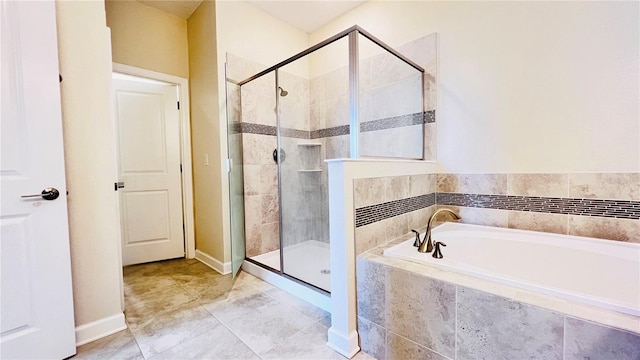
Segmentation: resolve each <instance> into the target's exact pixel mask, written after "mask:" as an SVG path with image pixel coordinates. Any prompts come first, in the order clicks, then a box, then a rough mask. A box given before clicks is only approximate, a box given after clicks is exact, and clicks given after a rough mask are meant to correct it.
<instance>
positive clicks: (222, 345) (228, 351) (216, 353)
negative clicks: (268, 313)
mask: <svg viewBox="0 0 640 360" xmlns="http://www.w3.org/2000/svg"><path fill="white" fill-rule="evenodd" d="M150 359H153V360H161V359H166V360H175V359H194V360H196V359H212V360H213V359H220V360H228V359H238V360H259V359H260V357H259V356H258V355H256V353H254V352H253V351H251V349H250V348H249V347H248V346H247V345H245V344H244V343H243V342H242V341H240V339H238V338H237V337H236V336H235V335H233V333H232V332H231V331H229V330H228V329H227V328H225V327H224V326H222V325H220V324H218V325H216V326H214V327H213V328H211V329H209V330H207V331H206V332H204V333H202V334H200V335H198V336H195V337H193V338H191V339H189V340H187V341H185V342H183V343H181V344H179V345H177V346H175V347H172V348H170V349H169V350H166V351H163V352H161V353H160V354H157V355H156V356H153V357H151V358H150Z"/></svg>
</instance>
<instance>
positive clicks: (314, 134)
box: [309, 125, 351, 139]
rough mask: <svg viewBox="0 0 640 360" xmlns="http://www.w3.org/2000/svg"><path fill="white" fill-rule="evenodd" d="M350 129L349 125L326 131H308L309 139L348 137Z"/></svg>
mask: <svg viewBox="0 0 640 360" xmlns="http://www.w3.org/2000/svg"><path fill="white" fill-rule="evenodd" d="M350 129H351V127H350V126H349V125H342V126H336V127H331V128H326V129H320V130H313V131H310V134H309V138H310V139H321V138H328V137H332V136H341V135H349V133H350V132H351V130H350Z"/></svg>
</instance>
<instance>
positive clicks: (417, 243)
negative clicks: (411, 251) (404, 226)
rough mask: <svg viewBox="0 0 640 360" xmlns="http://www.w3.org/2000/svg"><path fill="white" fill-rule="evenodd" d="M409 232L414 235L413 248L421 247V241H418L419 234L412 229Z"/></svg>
mask: <svg viewBox="0 0 640 360" xmlns="http://www.w3.org/2000/svg"><path fill="white" fill-rule="evenodd" d="M411 231H412V232H413V233H415V234H416V240H415V241H414V242H413V246H414V247H420V245H422V241H420V233H419V232H417V231H416V230H413V229H411Z"/></svg>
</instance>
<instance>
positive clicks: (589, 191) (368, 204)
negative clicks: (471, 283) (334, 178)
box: [354, 173, 640, 250]
mask: <svg viewBox="0 0 640 360" xmlns="http://www.w3.org/2000/svg"><path fill="white" fill-rule="evenodd" d="M429 176H432V177H435V178H436V179H437V180H436V182H437V184H436V185H435V186H434V185H433V184H431V183H430V182H427V185H428V186H429V187H430V188H431V189H433V190H432V192H433V194H432V195H433V197H434V201H435V204H437V206H445V207H448V208H453V209H455V210H456V211H458V213H459V214H460V216H461V217H462V220H461V221H462V222H465V223H470V224H478V225H490V226H497V227H509V228H514V229H524V230H534V231H544V232H552V233H559V234H569V235H578V236H588V237H594V238H601V239H608V240H619V241H629V242H640V221H638V220H639V219H640V174H639V173H618V174H611V173H607V174H593V173H592V174H589V173H585V174H472V175H468V174H462V175H458V174H438V175H429ZM408 179H409V177H406V176H404V177H402V176H401V177H391V178H376V179H358V180H356V182H355V184H354V187H355V188H354V193H355V198H354V201H355V204H356V205H355V207H356V247H361V249H363V250H367V249H369V248H370V247H369V246H368V245H366V244H376V243H379V242H380V241H383V240H382V239H377V240H372V239H371V238H369V236H367V234H370V233H371V234H373V233H375V231H373V230H372V229H374V228H377V229H378V231H380V230H381V229H382V228H383V226H384V228H385V229H387V228H388V230H386V231H385V233H386V232H391V234H392V235H393V236H396V237H398V236H402V235H406V234H407V233H409V230H410V229H418V228H421V227H424V226H426V223H427V220H428V218H429V214H430V213H431V212H432V211H429V212H427V213H425V214H424V216H422V217H421V218H420V219H419V220H418V221H415V222H413V223H409V222H408V220H407V219H410V218H411V219H412V217H411V216H412V215H411V214H412V213H415V212H416V211H418V210H411V209H409V208H408V206H410V205H411V204H412V203H415V201H417V200H416V198H415V195H412V196H404V197H403V198H402V199H394V200H396V201H395V202H390V200H389V199H381V198H377V199H375V200H373V201H364V200H363V199H364V198H366V197H367V196H370V195H366V193H376V192H384V191H385V190H384V189H385V186H386V184H389V183H395V184H397V186H398V188H397V189H396V190H395V191H396V192H404V193H405V194H407V191H408V189H410V187H407V186H408V185H405V184H407V183H408V182H409V180H408ZM371 184H376V185H375V186H372V185H371ZM365 189H366V190H365ZM403 189H404V190H403ZM430 206H432V205H431V204H425V206H424V208H423V211H424V209H427V208H428V207H430ZM409 210H410V211H409ZM390 224H399V225H393V226H392V225H390ZM405 224H407V226H405ZM394 228H397V230H391V229H394ZM403 231H404V233H403ZM393 238H394V237H387V238H386V240H390V239H393Z"/></svg>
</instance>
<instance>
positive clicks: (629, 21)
mask: <svg viewBox="0 0 640 360" xmlns="http://www.w3.org/2000/svg"><path fill="white" fill-rule="evenodd" d="M639 6H640V4H639V3H638V2H535V1H534V2H481V1H478V2H455V1H440V2H438V1H434V2H432V1H420V2H417V1H416V2H404V1H369V2H366V3H364V4H363V5H361V6H360V7H358V8H356V9H354V10H353V11H351V12H349V13H347V14H346V15H344V16H342V17H340V18H338V19H336V20H335V21H333V22H332V23H330V24H328V25H327V26H325V27H323V28H322V29H320V30H318V31H316V32H314V33H312V34H311V36H310V39H311V41H310V42H311V43H317V42H319V41H321V40H323V39H325V38H326V37H328V36H331V35H333V34H334V33H336V32H338V31H340V30H343V29H345V28H347V27H349V26H352V25H354V24H358V25H360V26H362V27H363V28H365V29H366V30H368V31H370V32H371V33H373V35H375V36H377V37H379V38H381V39H382V40H383V41H385V42H387V43H388V44H389V45H391V46H398V45H399V44H403V43H406V42H408V41H410V40H413V39H416V38H418V37H421V36H423V35H426V34H430V33H433V32H438V33H439V35H440V41H439V42H440V44H439V76H438V81H439V83H438V93H439V94H438V96H439V99H438V108H437V128H438V139H437V144H438V151H437V153H438V160H439V161H440V162H441V163H442V165H443V166H444V168H445V171H447V172H454V173H456V172H457V173H501V172H504V173H509V172H522V173H527V172H542V173H544V172H550V173H555V172H562V173H566V172H638V171H640V145H639V144H640V113H639V108H640V106H639V105H640V104H639V98H640V94H639V89H640V86H639V85H640V84H639V81H640V80H639V79H640V71H639V66H640V65H639V64H640V59H639V54H640V49H639V47H640V45H639V44H640V38H639V36H640V34H639V32H638V26H639V16H640V15H639V13H640V11H639Z"/></svg>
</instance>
